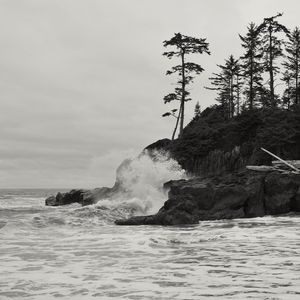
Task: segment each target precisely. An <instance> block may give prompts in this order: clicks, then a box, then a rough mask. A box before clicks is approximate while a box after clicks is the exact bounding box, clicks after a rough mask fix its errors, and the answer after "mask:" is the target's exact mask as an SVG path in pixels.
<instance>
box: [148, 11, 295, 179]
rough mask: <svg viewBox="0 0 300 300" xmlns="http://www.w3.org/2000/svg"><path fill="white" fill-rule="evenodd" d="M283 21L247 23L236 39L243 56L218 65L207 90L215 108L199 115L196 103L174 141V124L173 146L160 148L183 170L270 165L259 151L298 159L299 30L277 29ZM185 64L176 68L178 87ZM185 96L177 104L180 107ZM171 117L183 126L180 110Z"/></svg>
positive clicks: (181, 111) (267, 157)
mask: <svg viewBox="0 0 300 300" xmlns="http://www.w3.org/2000/svg"><path fill="white" fill-rule="evenodd" d="M281 16H282V14H277V15H275V16H272V17H268V18H265V19H264V20H263V21H262V22H261V24H258V25H256V24H254V23H250V24H249V26H248V27H247V32H246V33H245V34H244V35H239V38H240V40H241V46H242V49H243V53H242V54H241V56H240V57H239V58H235V57H234V56H233V55H230V56H229V58H228V59H226V60H225V63H224V64H222V65H221V64H220V65H218V67H219V69H220V72H219V73H214V74H213V75H212V77H210V79H211V86H209V87H206V88H207V89H211V90H215V91H217V97H216V99H215V100H216V101H217V102H218V103H219V104H218V105H213V106H211V107H209V108H207V109H205V110H204V111H203V112H201V111H200V105H199V103H197V105H196V107H195V116H194V118H193V120H192V121H191V122H190V123H189V124H188V125H187V126H186V127H185V128H184V130H180V135H179V137H178V139H177V140H174V134H175V131H176V128H177V125H176V127H175V130H174V131H173V136H172V141H170V142H169V143H167V145H166V141H164V143H163V145H162V148H164V149H166V150H168V151H170V153H171V154H172V156H173V157H174V158H175V159H177V160H178V162H179V163H180V164H181V165H182V166H183V167H184V168H185V169H186V170H187V171H189V172H191V173H196V174H198V173H199V170H200V168H202V170H203V169H207V168H211V166H212V165H214V167H215V168H214V169H218V168H219V169H221V170H222V168H223V165H224V164H225V163H226V164H227V166H226V167H225V168H224V170H227V171H231V170H237V169H239V168H240V167H242V166H244V165H245V164H248V163H252V164H258V165H259V164H268V163H270V161H271V157H269V156H268V155H266V154H265V153H263V152H262V151H261V150H260V148H261V147H264V148H266V149H268V150H270V151H272V152H274V153H275V154H277V155H279V156H281V157H282V158H286V159H299V158H300V101H299V99H300V98H299V97H300V87H299V76H300V75H299V70H300V35H299V28H298V27H296V28H295V29H293V30H290V29H288V28H287V27H286V26H285V25H283V24H281V23H280V22H279V21H280V17H281ZM180 36H181V35H180ZM171 53H175V52H171ZM178 53H179V54H177V55H178V56H179V55H180V53H182V49H181V50H180V49H179V52H178ZM165 55H166V54H165ZM185 64H186V63H185V62H184V61H183V63H182V65H181V67H180V66H177V67H178V70H179V75H180V76H179V81H178V83H180V84H183V80H182V78H181V77H182V68H184V67H185ZM179 67H180V68H179ZM180 72H181V73H180ZM279 87H280V88H279ZM181 90H184V88H182V87H181ZM183 94H184V93H183ZM183 94H182V93H181V94H180V95H181V97H178V100H182V99H183V102H184V101H185V100H187V99H185V98H184V97H182V95H183ZM167 102H168V101H167ZM171 114H172V115H173V116H175V117H176V114H177V123H178V120H179V119H180V120H181V123H182V122H183V118H184V110H182V109H181V108H180V109H179V111H177V110H173V111H172V113H167V114H164V116H165V115H171ZM181 128H182V124H181ZM158 144H160V143H158ZM156 146H157V145H156ZM150 148H151V147H150ZM204 161H205V162H204Z"/></svg>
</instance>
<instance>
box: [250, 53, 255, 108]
mask: <svg viewBox="0 0 300 300" xmlns="http://www.w3.org/2000/svg"><path fill="white" fill-rule="evenodd" d="M250 64H251V66H250V92H249V93H250V94H249V109H250V110H252V109H253V99H254V95H253V57H252V56H251V62H250Z"/></svg>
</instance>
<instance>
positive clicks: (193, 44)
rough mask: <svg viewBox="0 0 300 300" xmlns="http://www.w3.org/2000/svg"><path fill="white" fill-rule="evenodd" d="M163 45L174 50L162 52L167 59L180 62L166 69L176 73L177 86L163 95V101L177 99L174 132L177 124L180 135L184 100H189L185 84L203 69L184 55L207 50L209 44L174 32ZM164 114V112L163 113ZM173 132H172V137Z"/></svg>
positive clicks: (206, 51) (182, 124) (169, 72)
mask: <svg viewBox="0 0 300 300" xmlns="http://www.w3.org/2000/svg"><path fill="white" fill-rule="evenodd" d="M163 45H164V47H173V48H174V50H172V51H168V52H164V53H163V55H164V56H166V57H167V58H169V59H172V58H178V59H179V60H180V63H179V64H178V65H175V66H174V67H172V68H171V70H168V71H167V73H166V75H171V74H176V75H177V76H178V81H177V83H176V84H177V87H176V88H175V91H174V92H173V93H170V94H168V95H166V96H165V97H164V102H165V103H169V102H171V101H175V100H177V101H179V102H180V105H179V110H178V115H177V121H176V125H175V132H176V129H177V127H178V122H179V123H180V124H179V137H180V136H181V135H182V131H183V126H184V109H185V102H187V101H189V100H191V99H190V98H188V96H189V92H188V91H187V86H188V85H189V84H190V83H191V82H193V79H194V77H195V75H199V74H201V73H202V72H203V71H204V69H203V68H202V66H201V65H199V64H196V63H194V62H187V61H186V56H187V55H189V54H202V53H207V54H210V52H209V48H208V46H209V44H208V43H207V42H206V39H205V38H194V37H190V36H186V35H182V34H181V33H175V34H174V36H173V37H172V38H171V39H170V40H168V41H164V43H163ZM164 115H165V114H164ZM174 136H175V134H173V138H174Z"/></svg>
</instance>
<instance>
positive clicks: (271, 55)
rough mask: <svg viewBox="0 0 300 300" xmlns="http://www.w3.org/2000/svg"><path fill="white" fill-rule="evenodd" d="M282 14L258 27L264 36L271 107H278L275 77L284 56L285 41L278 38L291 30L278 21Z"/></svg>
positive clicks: (266, 19) (263, 46) (263, 44)
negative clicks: (280, 60) (278, 64)
mask: <svg viewBox="0 0 300 300" xmlns="http://www.w3.org/2000/svg"><path fill="white" fill-rule="evenodd" d="M281 16H282V13H281V14H277V15H276V16H273V17H270V18H265V19H264V21H263V23H262V24H261V25H259V26H258V28H257V30H258V32H259V33H260V34H262V49H263V52H264V68H265V71H266V72H268V73H269V87H270V106H271V107H276V105H277V99H278V97H276V95H275V76H276V74H278V73H279V71H280V69H279V67H278V66H277V65H276V61H277V60H278V58H280V57H282V56H283V49H282V45H283V44H284V41H283V39H280V38H279V37H278V33H285V34H288V33H289V30H288V29H287V28H286V27H285V26H284V25H282V24H280V23H279V22H278V21H277V18H279V17H281Z"/></svg>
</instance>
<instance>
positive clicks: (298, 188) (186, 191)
mask: <svg viewBox="0 0 300 300" xmlns="http://www.w3.org/2000/svg"><path fill="white" fill-rule="evenodd" d="M165 188H166V189H169V194H168V195H169V198H168V200H167V201H166V202H165V203H164V206H163V207H162V208H161V209H160V210H159V211H158V213H157V214H155V215H149V216H138V217H132V218H129V219H123V220H116V221H115V223H116V224H117V225H183V224H197V223H198V222H199V221H203V220H219V219H234V218H253V217H262V216H265V215H278V214H286V213H289V212H300V175H299V174H293V173H280V172H269V173H258V172H253V171H241V172H236V173H232V174H227V175H223V176H215V177H207V178H199V177H198V178H192V179H189V180H178V181H169V182H167V183H165Z"/></svg>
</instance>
